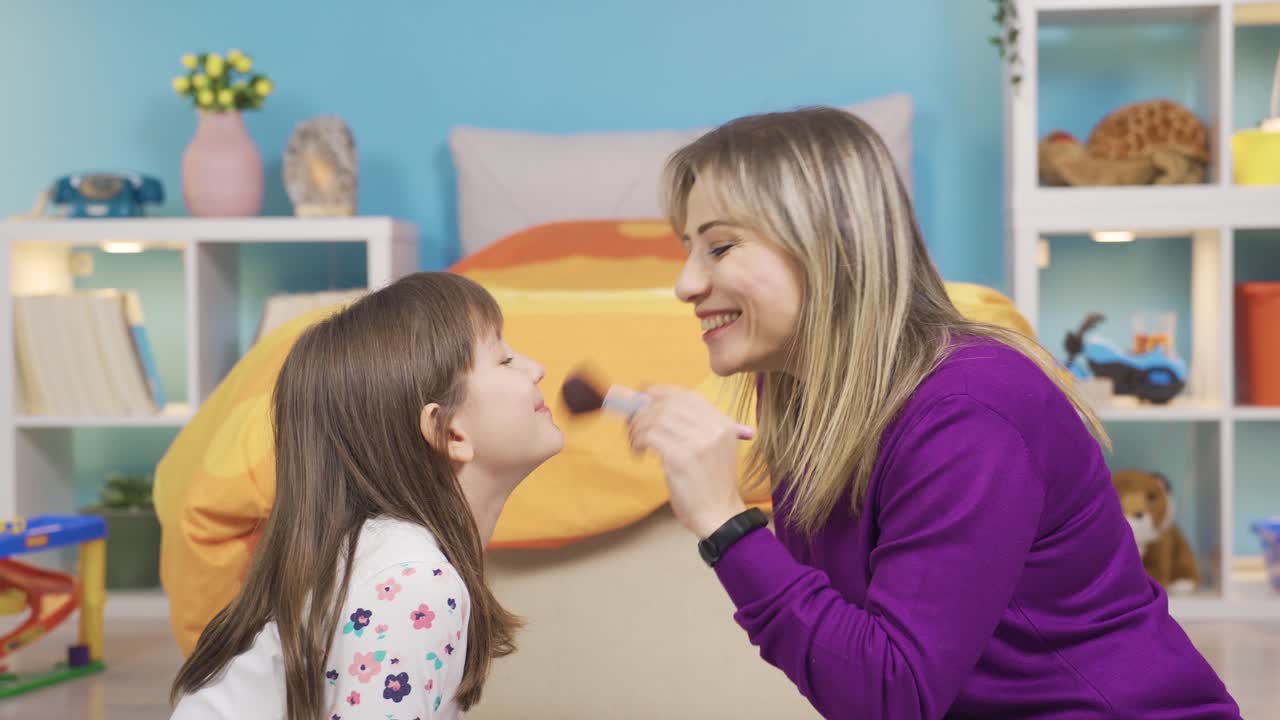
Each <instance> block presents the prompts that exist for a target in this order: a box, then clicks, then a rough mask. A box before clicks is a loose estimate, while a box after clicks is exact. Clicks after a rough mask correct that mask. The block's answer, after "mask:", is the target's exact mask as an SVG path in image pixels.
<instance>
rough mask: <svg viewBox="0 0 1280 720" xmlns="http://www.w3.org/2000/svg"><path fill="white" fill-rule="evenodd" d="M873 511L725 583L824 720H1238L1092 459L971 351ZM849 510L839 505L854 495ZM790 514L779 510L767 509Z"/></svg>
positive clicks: (903, 439) (930, 405)
mask: <svg viewBox="0 0 1280 720" xmlns="http://www.w3.org/2000/svg"><path fill="white" fill-rule="evenodd" d="M881 447H882V451H881V454H880V457H879V459H878V461H877V463H876V466H875V469H874V472H873V474H872V477H871V483H870V486H869V488H868V491H867V497H866V503H865V510H864V511H863V513H862V514H861V515H860V516H858V517H856V518H853V517H850V515H849V513H848V512H847V508H848V505H847V504H845V503H842V504H841V505H840V506H839V507H838V508H837V510H836V512H835V513H834V514H833V515H832V516H831V518H830V519H829V520H828V521H827V523H826V524H825V525H824V526H823V527H822V528H821V529H820V530H819V531H818V533H817V534H816V536H815V537H814V538H813V539H812V542H807V541H806V540H805V539H803V538H801V537H797V536H796V534H795V533H794V532H789V531H788V528H787V524H786V519H785V518H786V508H785V507H784V506H783V505H782V504H781V503H778V505H777V506H776V509H777V515H776V517H775V525H776V526H777V528H778V531H777V535H776V536H775V535H774V533H772V532H770V531H769V530H768V529H767V528H766V529H760V530H757V531H755V532H752V533H751V534H749V535H747V536H746V537H744V538H742V539H741V540H739V541H738V542H737V543H736V544H734V545H733V546H732V547H731V548H730V549H729V550H728V551H727V552H726V554H725V556H724V557H723V558H722V559H721V561H720V562H719V563H718V564H717V566H716V572H717V574H718V576H719V578H720V581H721V582H722V583H723V585H724V587H725V589H726V590H727V591H728V593H729V596H730V597H731V598H732V600H733V603H734V604H735V606H736V607H737V613H736V614H735V618H736V620H737V621H738V623H739V624H740V625H741V626H742V627H743V628H744V629H745V630H746V631H747V634H748V636H749V637H750V640H751V642H752V644H754V645H756V646H758V647H759V648H760V655H761V656H762V657H763V658H764V659H765V660H766V661H768V662H769V663H771V664H773V665H775V666H777V667H778V668H780V669H781V670H782V671H783V672H785V673H786V674H787V677H789V678H790V679H791V680H792V682H794V683H795V684H796V686H797V687H798V688H799V690H800V692H801V693H803V694H804V696H805V697H806V698H808V699H809V701H810V702H811V703H812V704H813V706H814V707H815V708H817V710H818V711H819V712H821V713H822V715H823V716H824V717H828V718H894V719H895V720H908V719H910V718H939V717H944V716H947V717H993V718H994V717H999V718H1027V717H1035V718H1101V717H1107V718H1119V717H1125V718H1129V717H1133V718H1137V717H1141V718H1146V719H1150V720H1159V719H1163V718H1238V717H1239V711H1238V709H1237V707H1236V704H1235V702H1234V701H1233V700H1232V698H1231V697H1230V695H1229V694H1228V693H1227V690H1226V688H1225V687H1224V686H1223V684H1222V682H1221V680H1219V678H1218V677H1217V675H1216V674H1215V673H1214V671H1213V669H1212V668H1211V667H1210V666H1209V665H1208V663H1207V662H1205V660H1204V658H1203V657H1201V655H1200V653H1199V652H1197V651H1196V649H1195V647H1194V646H1193V645H1192V644H1191V642H1190V640H1189V639H1188V638H1187V636H1186V634H1185V633H1184V632H1183V630H1182V628H1181V627H1180V626H1179V625H1178V624H1177V623H1176V622H1175V621H1174V620H1173V619H1172V618H1171V617H1170V615H1169V613H1168V600H1167V597H1166V595H1165V594H1164V592H1163V590H1162V589H1161V588H1160V586H1159V585H1158V584H1156V583H1155V582H1153V581H1152V580H1151V579H1150V578H1149V577H1148V575H1147V573H1146V571H1145V570H1144V569H1143V567H1142V561H1141V558H1140V557H1139V554H1138V549H1137V546H1136V544H1135V543H1134V540H1133V533H1132V531H1131V530H1130V529H1129V526H1128V524H1127V523H1126V521H1125V518H1124V515H1123V513H1122V512H1121V509H1120V504H1119V500H1118V498H1117V495H1116V492H1115V489H1114V488H1113V486H1112V485H1111V480H1110V473H1109V470H1108V468H1107V466H1106V463H1105V460H1104V458H1103V455H1102V452H1101V448H1100V447H1099V446H1098V444H1097V442H1096V441H1095V440H1094V439H1093V438H1092V436H1091V435H1090V434H1089V433H1088V429H1087V428H1086V427H1085V425H1084V424H1083V423H1082V422H1081V421H1080V419H1079V417H1078V416H1077V415H1076V413H1075V412H1074V410H1073V409H1072V408H1071V405H1070V403H1069V402H1067V400H1066V398H1065V397H1064V396H1063V395H1062V394H1061V393H1060V392H1059V391H1058V390H1057V388H1056V387H1055V386H1054V385H1053V383H1052V382H1050V381H1049V380H1048V378H1045V377H1044V375H1043V374H1042V373H1041V372H1040V371H1039V369H1038V368H1037V367H1036V366H1035V365H1034V364H1033V363H1031V362H1030V361H1028V360H1027V359H1026V358H1024V357H1023V356H1021V355H1020V354H1018V353H1017V352H1016V351H1014V350H1012V349H1010V348H1007V347H1005V346H1003V345H997V344H994V343H990V342H987V341H975V342H974V343H971V344H970V345H969V346H968V347H963V348H960V349H958V350H956V351H955V352H953V354H952V355H951V357H950V358H949V359H948V360H946V361H945V362H944V363H943V365H942V366H941V367H940V368H939V369H938V370H937V371H936V372H934V373H933V374H932V375H930V376H929V377H928V378H926V380H925V381H924V382H923V383H922V384H921V386H920V387H919V389H918V390H917V391H916V392H915V393H914V395H913V396H912V397H911V399H910V400H909V401H908V402H907V404H906V405H905V406H904V408H903V409H902V411H901V413H900V414H899V415H898V417H897V418H896V419H895V421H894V422H893V423H892V424H891V425H890V426H889V427H888V428H886V430H885V432H884V436H883V443H882V445H881ZM846 498H847V495H846ZM778 500H779V497H777V496H775V501H778Z"/></svg>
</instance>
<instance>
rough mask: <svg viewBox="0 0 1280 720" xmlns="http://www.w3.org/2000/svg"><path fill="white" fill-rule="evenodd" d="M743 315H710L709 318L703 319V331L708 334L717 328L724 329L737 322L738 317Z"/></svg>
mask: <svg viewBox="0 0 1280 720" xmlns="http://www.w3.org/2000/svg"><path fill="white" fill-rule="evenodd" d="M741 315H742V313H737V312H732V313H721V314H719V315H709V316H707V317H704V318H702V331H703V332H708V331H711V330H715V329H716V328H721V327H724V326H725V325H728V324H729V323H731V322H733V321H734V320H737V319H738V317H739V316H741Z"/></svg>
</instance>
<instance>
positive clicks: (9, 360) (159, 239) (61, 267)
mask: <svg viewBox="0 0 1280 720" xmlns="http://www.w3.org/2000/svg"><path fill="white" fill-rule="evenodd" d="M111 241H131V242H138V243H142V245H143V247H144V248H162V249H168V250H179V251H181V252H182V268H183V278H182V280H183V283H182V286H183V294H184V298H183V299H184V301H185V306H186V318H185V324H184V327H185V338H184V339H183V346H184V350H185V354H186V366H187V374H186V378H185V384H186V393H185V394H186V397H187V398H188V401H187V402H186V403H183V404H171V405H169V406H167V407H165V408H164V409H163V410H162V412H160V413H158V414H156V415H153V416H143V417H138V416H132V417H57V416H27V415H22V414H21V413H20V412H19V411H18V409H17V405H18V398H17V391H16V382H15V370H14V345H13V337H14V335H13V303H12V298H13V296H14V295H15V294H23V293H31V292H46V291H62V290H68V289H70V288H71V286H72V282H71V274H70V268H69V260H70V255H71V253H72V251H74V250H75V249H78V248H85V247H89V248H96V247H100V246H101V245H102V244H103V243H106V242H111ZM257 243H363V244H364V246H365V250H366V267H367V277H368V286H369V287H370V288H371V289H376V288H379V287H382V286H384V285H386V284H389V283H390V282H392V281H394V280H395V279H396V278H398V277H400V276H402V275H405V274H408V273H410V272H413V271H415V270H416V269H417V244H418V231H417V228H416V227H415V226H414V225H412V224H410V223H407V222H404V221H401V220H397V219H394V218H388V217H348V218H314V219H313V218H291V217H261V218H235V219H202V218H143V219H74V220H61V219H50V220H11V221H8V222H4V223H0V303H2V304H3V307H0V378H3V382H0V517H5V518H8V517H14V516H18V515H35V514H39V513H68V512H75V511H76V509H77V508H76V507H75V506H74V488H73V487H72V471H73V468H72V431H73V430H75V429H77V428H159V427H168V428H173V427H181V426H183V425H185V424H186V423H187V422H188V421H189V420H190V419H191V417H192V416H193V414H194V413H195V412H196V410H198V409H199V407H200V404H201V402H203V401H204V400H205V399H206V398H207V397H208V396H209V394H210V393H212V392H213V390H214V389H215V388H216V387H217V385H218V383H219V382H221V380H222V378H223V377H224V376H225V375H226V374H227V372H228V371H230V369H231V367H232V366H233V365H234V364H235V362H236V361H237V360H238V359H239V348H240V329H239V322H240V320H239V311H238V302H239V299H238V296H239V270H238V268H239V264H238V262H239V261H238V251H239V248H240V247H242V246H245V245H250V244H257ZM144 312H145V309H144ZM148 334H149V335H150V336H151V340H152V343H153V344H154V343H155V342H156V339H157V337H156V331H155V329H154V328H153V327H148ZM33 559H34V558H33ZM165 608H166V603H165V598H164V595H163V594H162V593H160V592H158V591H157V592H141V593H114V592H113V593H111V597H110V598H109V602H108V613H109V614H110V615H111V616H112V617H163V616H164V614H165V612H166V610H165Z"/></svg>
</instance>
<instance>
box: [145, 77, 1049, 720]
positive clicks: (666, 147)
mask: <svg viewBox="0 0 1280 720" xmlns="http://www.w3.org/2000/svg"><path fill="white" fill-rule="evenodd" d="M849 109H850V110H852V111H854V112H857V113H858V114H859V115H861V116H862V117H864V118H865V119H867V120H868V121H869V122H871V124H872V125H873V126H875V127H876V128H877V130H878V131H879V132H880V133H881V134H882V135H883V136H884V137H885V139H886V141H887V142H888V144H889V146H890V148H891V152H892V153H893V155H894V158H895V161H897V162H898V163H899V166H900V168H901V169H902V171H903V173H904V176H905V177H906V178H907V179H908V182H910V169H911V113H912V107H911V101H910V98H909V97H907V96H903V95H896V96H890V97H886V98H877V99H874V100H870V101H867V102H865V103H861V104H859V105H855V106H851V107H850V108H849ZM698 132H700V131H698V130H689V131H664V132H650V133H642V132H635V133H597V134H579V135H545V134H538V133H529V132H521V131H507V130H493V129H482V128H456V129H455V130H454V132H453V133H452V134H451V137H450V149H451V152H452V154H453V158H454V163H455V166H456V168H457V175H458V221H459V232H460V241H461V245H462V249H463V257H462V259H461V260H460V261H459V262H458V263H457V264H456V265H455V266H454V267H453V268H451V269H452V270H453V271H454V272H458V273H460V274H464V275H467V276H469V277H472V278H474V279H476V280H477V281H478V282H481V283H482V284H484V285H486V287H488V288H489V289H490V291H491V292H493V293H494V295H495V296H496V297H497V298H498V300H499V303H500V304H501V305H502V307H503V312H504V315H505V316H506V321H507V339H508V341H509V342H510V343H511V344H512V345H513V346H514V347H516V348H517V349H519V350H520V351H522V352H524V353H526V354H529V355H531V356H533V357H534V358H536V359H537V360H539V361H540V362H541V363H542V364H543V365H544V366H545V367H546V368H547V376H546V378H545V380H544V392H546V393H547V395H548V398H549V401H550V404H551V407H552V411H553V413H554V415H555V417H556V418H557V421H558V422H559V423H560V424H561V426H562V428H564V429H565V433H566V446H565V450H564V452H562V453H561V454H560V455H559V456H557V457H556V458H553V459H552V460H551V461H549V462H548V463H547V464H546V465H544V466H543V467H542V468H539V470H538V471H536V472H535V473H534V474H533V475H532V476H530V478H528V480H526V482H525V483H524V484H523V485H522V486H521V487H520V488H519V489H517V491H516V493H515V494H514V495H513V496H512V498H511V500H510V501H509V503H508V505H507V508H506V510H505V511H504V514H503V516H502V518H501V520H500V522H499V525H498V528H497V531H496V532H495V536H494V538H493V541H492V543H491V545H490V551H489V576H490V580H491V582H492V583H493V585H494V586H495V589H496V592H497V594H498V597H499V598H500V599H501V600H502V601H503V602H504V604H505V605H507V607H509V608H510V609H511V610H513V611H514V612H516V613H518V614H520V615H521V616H523V617H524V618H525V619H526V620H527V622H528V624H527V626H526V628H525V630H524V631H523V632H522V633H521V635H520V636H519V652H517V653H516V654H515V655H513V656H511V657H508V658H505V659H503V660H501V661H499V662H498V663H497V664H496V666H495V669H494V672H493V674H492V675H491V679H490V681H489V683H488V684H487V686H486V689H485V694H484V699H483V701H482V702H481V703H480V705H479V706H478V707H477V708H476V709H475V710H473V711H472V713H471V714H470V715H469V717H474V718H481V719H484V718H525V719H530V720H532V719H535V718H559V719H567V718H606V717H607V718H653V717H665V718H718V717H726V718H728V717H733V718H802V717H813V716H814V713H813V711H812V710H811V709H810V708H809V705H808V703H807V702H806V701H805V700H804V699H803V698H802V697H801V696H800V694H799V693H798V692H797V691H796V690H795V689H794V687H793V686H792V684H791V682H790V681H789V680H788V679H787V678H786V677H785V676H783V675H782V673H781V672H778V671H776V670H774V669H773V668H772V667H770V666H768V665H767V664H765V663H764V662H762V661H761V660H760V659H759V657H758V655H757V653H756V650H755V649H754V648H753V647H752V646H751V645H750V644H749V643H748V642H747V640H746V636H745V634H744V633H742V632H741V631H740V630H739V629H738V627H737V625H736V624H735V623H734V621H733V618H732V611H733V608H732V605H731V603H730V602H729V600H728V598H727V596H726V595H725V593H724V592H723V590H722V589H721V588H720V586H719V584H718V582H717V581H716V579H715V576H714V574H713V573H712V572H711V571H710V570H709V569H708V568H707V567H706V566H705V565H704V564H703V563H702V561H701V560H700V559H699V557H698V554H697V552H696V549H695V542H694V539H693V538H692V536H691V535H689V533H688V532H686V531H685V530H684V529H683V528H681V527H680V526H679V525H678V524H677V523H676V522H675V520H674V518H673V516H672V514H671V512H670V510H669V509H668V508H667V505H666V499H667V498H666V489H665V484H664V483H663V481H662V476H661V472H660V467H659V465H658V463H657V461H656V460H655V459H653V458H646V459H644V460H641V461H636V460H634V459H633V458H632V456H631V454H630V452H629V450H628V449H627V447H626V444H625V432H624V429H623V427H622V425H621V423H619V422H618V421H617V420H616V419H615V418H612V417H610V416H607V415H596V416H590V417H585V418H571V417H569V416H568V413H567V411H566V409H565V408H564V406H563V401H562V400H561V399H560V398H559V395H558V393H556V392H555V388H558V387H559V385H560V382H561V380H562V379H563V378H564V377H565V375H566V374H567V373H568V372H570V371H571V370H572V369H573V368H574V367H576V366H578V365H579V364H580V363H583V362H586V363H589V364H590V365H592V366H595V367H597V368H603V369H606V370H607V372H608V373H609V375H610V377H611V378H612V379H614V380H616V381H619V382H625V383H632V384H637V385H643V384H644V383H647V382H654V381H662V382H673V383H678V384H682V385H685V386H688V387H691V388H695V389H696V390H697V391H698V392H701V393H703V394H704V395H705V396H706V397H707V398H708V399H710V400H711V401H712V402H715V403H717V404H719V405H720V406H721V407H722V408H724V409H725V410H726V411H729V410H730V408H731V407H732V406H731V404H730V401H731V397H730V393H729V392H728V387H727V386H726V385H725V381H723V380H722V379H720V378H717V377H715V376H714V375H713V374H711V373H710V371H709V369H708V367H707V364H706V356H705V350H704V349H703V347H702V344H701V341H700V339H699V330H698V325H697V321H696V319H695V318H694V317H693V314H692V313H691V312H690V311H689V308H688V306H685V305H683V304H681V303H679V302H678V301H677V300H676V298H675V297H674V295H673V293H672V291H671V287H672V284H673V283H674V279H675V276H676V274H677V273H678V271H679V266H680V262H681V260H682V258H683V252H682V250H681V248H680V246H679V243H678V242H677V241H676V239H675V237H674V235H673V234H672V233H671V230H670V228H669V227H667V226H666V224H665V223H664V222H662V221H661V220H659V219H658V215H659V213H658V208H657V206H656V194H655V190H656V187H657V181H658V174H659V170H660V167H661V163H662V160H663V159H664V158H665V157H666V155H667V154H668V153H669V152H670V151H671V150H674V149H675V148H676V147H677V146H678V145H680V144H681V143H683V142H686V141H687V140H689V139H692V137H694V136H695V135H696V134H697V133H698ZM948 290H949V292H950V293H951V295H952V298H953V299H954V300H955V301H956V303H957V305H958V306H959V307H960V308H961V310H962V311H963V312H965V314H967V315H969V316H970V317H974V318H979V319H983V320H988V321H993V322H998V323H1002V324H1005V325H1008V326H1010V327H1015V328H1017V329H1019V330H1022V331H1024V332H1030V328H1029V327H1028V326H1027V325H1026V323H1025V322H1024V321H1022V319H1021V318H1020V317H1019V316H1018V315H1017V313H1016V312H1015V311H1014V310H1013V308H1012V305H1011V303H1009V301H1008V300H1007V299H1006V298H1004V297H1003V296H1001V295H1000V294H999V293H996V292H995V291H993V290H991V289H989V288H983V287H980V286H974V285H967V284H962V283H953V284H950V285H949V286H948ZM326 312H331V310H322V311H316V312H311V313H307V314H305V315H303V316H299V317H297V318H295V319H294V320H292V321H290V322H288V323H285V324H284V325H282V326H281V327H280V328H278V329H277V330H275V331H273V332H272V333H271V334H270V335H268V336H267V337H264V338H263V339H262V341H261V342H259V343H257V344H256V345H255V346H254V347H253V348H252V349H251V350H250V352H249V353H248V354H246V356H245V358H243V359H242V360H241V361H240V362H239V363H237V365H236V367H235V368H233V369H232V371H231V373H230V374H229V375H228V377H227V378H226V379H225V380H224V382H223V383H222V384H221V385H220V386H219V388H218V389H217V390H216V391H215V392H214V393H213V395H212V396H211V397H210V398H209V401H208V402H207V403H206V404H205V405H204V406H203V407H202V409H201V410H200V412H199V413H197V415H196V417H195V418H194V419H193V420H192V422H191V423H189V424H188V426H187V427H185V428H184V429H183V431H182V432H181V433H180V434H179V436H178V438H176V439H175V441H174V443H173V445H172V446H171V447H170V449H169V451H168V453H166V455H165V457H164V458H163V459H162V461H161V463H160V466H159V467H158V469H157V480H156V482H157V488H156V497H157V500H156V502H157V510H158V512H159V514H160V517H161V521H162V524H163V526H164V532H165V534H164V547H163V549H162V577H163V579H164V583H165V587H166V591H167V592H168V593H169V595H170V599H171V602H170V605H171V613H172V618H171V621H172V625H173V628H174V633H175V636H176V637H177V639H178V643H179V645H180V646H181V647H182V648H183V649H184V651H185V650H188V649H189V648H190V646H191V644H192V643H194V639H195V637H196V636H197V635H198V632H199V629H200V627H202V623H203V622H204V621H207V619H208V617H210V616H212V614H213V613H214V612H216V610H217V609H218V608H219V607H221V605H222V604H224V603H225V602H226V601H227V600H229V599H230V597H231V596H232V595H233V594H234V592H235V591H236V588H237V587H238V583H239V578H240V574H241V573H242V572H243V570H244V567H245V565H246V563H247V560H248V557H249V555H250V554H251V553H252V549H253V545H254V542H255V540H256V525H257V523H258V522H259V521H260V520H261V519H262V518H264V517H265V516H266V513H267V511H268V510H269V508H270V503H271V498H272V496H273V494H274V475H273V471H272V468H271V462H272V458H271V455H270V449H269V448H267V447H266V446H265V445H264V442H263V436H264V435H265V434H266V427H267V425H266V423H267V421H268V417H267V412H268V406H267V402H266V398H267V397H268V394H269V389H270V384H271V382H272V380H273V379H274V372H275V370H276V369H278V368H279V365H280V363H281V362H282V361H283V357H284V354H285V353H286V352H287V351H288V348H289V347H290V345H291V341H292V339H293V338H295V337H296V336H297V334H298V333H299V332H300V331H301V330H302V329H303V328H305V327H306V326H307V325H308V324H310V323H311V322H314V321H315V319H316V318H318V317H322V316H323V315H324V314H325V313H326ZM583 338H589V339H590V341H589V342H583ZM742 419H745V418H742ZM741 450H742V452H743V453H744V454H745V452H746V450H747V444H746V443H744V444H743V447H742V448H741ZM213 466H216V467H213ZM750 500H751V501H752V502H753V503H755V504H758V505H760V506H762V507H765V508H767V507H768V501H767V498H750ZM193 567H198V568H200V571H199V572H192V571H191V570H192V568H193Z"/></svg>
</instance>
